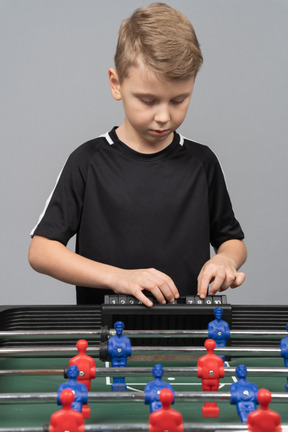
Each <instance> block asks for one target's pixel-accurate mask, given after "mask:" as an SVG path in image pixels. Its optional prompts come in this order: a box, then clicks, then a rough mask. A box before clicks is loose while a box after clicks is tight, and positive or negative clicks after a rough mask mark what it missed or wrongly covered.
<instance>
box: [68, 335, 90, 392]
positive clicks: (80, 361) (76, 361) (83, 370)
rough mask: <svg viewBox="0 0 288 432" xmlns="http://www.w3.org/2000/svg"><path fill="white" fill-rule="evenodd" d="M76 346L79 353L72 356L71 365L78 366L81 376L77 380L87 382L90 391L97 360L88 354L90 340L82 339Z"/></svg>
mask: <svg viewBox="0 0 288 432" xmlns="http://www.w3.org/2000/svg"><path fill="white" fill-rule="evenodd" d="M76 347H77V349H78V352H79V354H78V355H76V356H75V357H72V358H71V360H70V361H69V366H72V365H76V366H78V369H79V376H78V378H77V381H80V382H81V383H82V384H85V385H86V387H87V390H88V391H89V390H90V389H91V379H94V378H95V377H96V365H95V360H94V359H93V358H92V357H90V356H89V355H87V354H86V350H87V348H88V342H87V341H86V340H85V339H80V340H79V341H78V342H77V344H76Z"/></svg>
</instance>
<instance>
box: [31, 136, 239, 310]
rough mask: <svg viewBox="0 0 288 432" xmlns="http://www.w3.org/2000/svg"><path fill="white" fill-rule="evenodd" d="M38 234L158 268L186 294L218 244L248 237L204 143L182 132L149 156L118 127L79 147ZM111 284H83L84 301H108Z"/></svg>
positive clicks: (135, 265) (99, 255)
mask: <svg viewBox="0 0 288 432" xmlns="http://www.w3.org/2000/svg"><path fill="white" fill-rule="evenodd" d="M31 234H32V235H34V234H37V235H41V236H44V237H47V238H49V239H52V240H57V241H59V242H61V243H63V244H64V245H66V244H67V242H68V240H69V239H70V238H71V237H72V236H73V235H74V234H76V235H77V240H76V252H77V253H78V254H80V255H82V256H84V257H87V258H90V259H92V260H95V261H99V262H102V263H105V264H109V265H112V266H116V267H120V268H125V269H139V268H149V267H154V268H156V269H158V270H160V271H162V272H164V273H166V274H168V275H169V276H170V277H171V278H172V279H173V281H174V283H175V284H176V286H177V288H178V290H179V292H180V295H182V296H186V295H189V294H195V293H196V287H197V276H198V274H199V272H200V270H201V268H202V266H203V264H204V263H205V262H206V261H207V260H209V258H210V244H211V245H212V246H213V247H214V248H218V247H219V246H220V245H221V244H222V243H223V242H224V241H226V240H231V239H243V238H244V235H243V232H242V230H241V227H240V225H239V223H238V221H237V220H236V219H235V216H234V213H233V210H232V206H231V202H230V198H229V195H228V192H227V188H226V185H225V180H224V177H223V173H222V169H221V167H220V165H219V162H218V159H217V158H216V156H215V154H214V153H213V152H212V151H211V150H210V149H209V148H208V147H207V146H204V145H202V144H198V143H195V142H193V141H190V140H188V139H186V138H183V137H182V136H181V135H179V134H178V133H175V134H174V139H173V142H172V143H171V144H170V145H169V146H168V147H167V148H165V149H164V150H162V151H160V152H158V153H153V154H142V153H138V152H136V151H134V150H132V149H131V148H130V147H128V146H126V145H125V144H124V143H123V142H121V141H120V140H119V139H118V137H117V134H116V132H115V129H113V130H112V131H111V132H109V133H107V134H105V135H103V136H101V137H98V138H96V139H94V140H91V141H89V142H87V143H85V144H83V145H81V146H80V147H78V148H77V149H76V150H75V151H74V152H73V153H72V154H71V155H70V157H69V158H68V161H67V162H66V164H65V166H64V168H63V170H62V172H61V174H60V176H59V178H58V180H57V184H56V186H55V188H54V190H53V192H52V194H51V195H50V197H49V199H48V200H47V203H46V207H45V209H44V211H43V213H42V214H41V216H40V219H39V222H38V223H37V225H36V227H35V228H34V229H33V231H32V233H31ZM107 293H110V294H111V291H110V290H102V289H99V290H98V289H93V288H86V287H77V302H78V303H79V304H89V303H102V302H103V296H104V294H107Z"/></svg>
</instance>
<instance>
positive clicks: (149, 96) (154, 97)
mask: <svg viewBox="0 0 288 432" xmlns="http://www.w3.org/2000/svg"><path fill="white" fill-rule="evenodd" d="M191 93H192V92H190V91H189V92H186V93H181V94H179V95H176V96H174V97H173V98H172V99H178V98H182V97H184V98H185V97H188V96H190V95H191ZM133 95H134V96H136V97H147V98H152V99H158V96H156V95H154V94H152V93H145V92H143V93H141V92H137V93H133Z"/></svg>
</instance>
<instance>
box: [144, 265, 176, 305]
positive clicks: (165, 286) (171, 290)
mask: <svg viewBox="0 0 288 432" xmlns="http://www.w3.org/2000/svg"><path fill="white" fill-rule="evenodd" d="M151 274H153V277H155V278H156V279H154V280H155V282H156V284H157V286H158V287H159V289H160V290H161V291H162V292H163V294H164V296H165V297H166V298H167V300H168V301H170V302H172V301H174V300H175V298H179V296H180V294H179V291H178V289H177V287H176V285H175V283H174V282H173V280H172V279H171V278H170V277H169V276H168V275H166V274H165V273H162V272H160V271H159V270H156V269H151Z"/></svg>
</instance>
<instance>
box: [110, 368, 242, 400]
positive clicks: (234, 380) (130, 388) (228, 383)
mask: <svg viewBox="0 0 288 432" xmlns="http://www.w3.org/2000/svg"><path fill="white" fill-rule="evenodd" d="M226 363H227V366H228V367H229V366H230V365H229V363H228V362H226ZM105 367H106V368H109V367H111V366H110V363H109V362H105ZM151 370H152V368H151ZM164 370H165V369H164ZM231 378H232V380H233V382H237V381H238V380H237V378H236V376H231ZM166 379H167V381H175V380H176V378H174V377H168V378H166ZM151 380H152V378H151ZM164 381H165V379H164ZM111 384H112V382H111V377H110V376H107V377H106V385H107V386H108V387H111ZM126 384H127V389H129V390H132V391H135V392H139V393H141V392H142V391H144V387H145V385H146V384H147V383H141V382H137V383H133V382H131V383H126ZM231 384H232V382H226V383H223V382H222V383H221V382H220V385H219V390H220V389H221V388H223V387H225V386H230V385H231ZM132 385H133V386H143V390H140V389H137V388H134V387H131V386H132ZM174 386H175V387H176V386H191V387H199V386H201V382H200V380H199V382H194V383H189V382H188V383H187V382H185V383H177V382H176V383H175V382H174V383H173V387H174Z"/></svg>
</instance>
